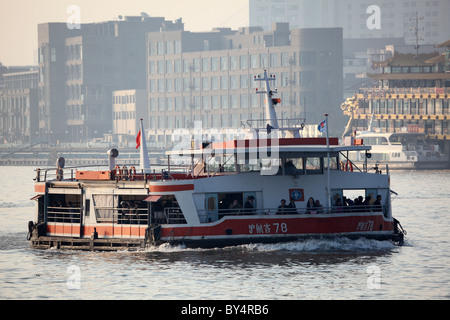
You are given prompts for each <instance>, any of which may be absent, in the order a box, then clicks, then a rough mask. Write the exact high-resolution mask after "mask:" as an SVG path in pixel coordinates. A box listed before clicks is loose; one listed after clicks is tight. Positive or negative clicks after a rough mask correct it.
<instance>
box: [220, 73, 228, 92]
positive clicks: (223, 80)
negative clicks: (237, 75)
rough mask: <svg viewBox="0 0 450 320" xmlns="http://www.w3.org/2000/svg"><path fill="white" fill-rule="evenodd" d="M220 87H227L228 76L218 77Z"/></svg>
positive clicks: (225, 88)
mask: <svg viewBox="0 0 450 320" xmlns="http://www.w3.org/2000/svg"><path fill="white" fill-rule="evenodd" d="M220 88H221V89H222V90H227V89H228V76H221V77H220Z"/></svg>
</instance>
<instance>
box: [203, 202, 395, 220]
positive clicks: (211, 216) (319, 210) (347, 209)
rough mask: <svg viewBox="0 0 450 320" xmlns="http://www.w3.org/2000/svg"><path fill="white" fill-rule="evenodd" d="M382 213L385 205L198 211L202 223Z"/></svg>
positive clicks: (385, 208) (385, 213)
mask: <svg viewBox="0 0 450 320" xmlns="http://www.w3.org/2000/svg"><path fill="white" fill-rule="evenodd" d="M368 212H370V213H380V212H381V213H383V215H384V216H385V217H387V213H388V207H387V205H384V206H381V205H352V206H332V207H312V208H290V207H286V208H256V209H251V208H250V209H249V208H239V209H219V210H198V215H199V218H200V221H202V222H204V223H208V222H214V221H217V220H220V219H222V218H223V217H225V216H244V215H245V216H247V215H250V216H251V215H262V216H268V215H316V214H346V213H348V214H354V213H368Z"/></svg>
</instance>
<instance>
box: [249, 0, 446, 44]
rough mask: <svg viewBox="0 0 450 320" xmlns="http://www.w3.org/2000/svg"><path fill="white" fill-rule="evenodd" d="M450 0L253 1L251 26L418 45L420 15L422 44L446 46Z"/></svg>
mask: <svg viewBox="0 0 450 320" xmlns="http://www.w3.org/2000/svg"><path fill="white" fill-rule="evenodd" d="M448 12H450V1H448V0H429V1H417V0H399V1H382V0H316V1H310V0H249V15H250V19H249V20H250V26H261V27H263V28H264V29H266V30H269V29H270V26H271V24H272V23H273V22H289V23H290V24H291V25H292V27H293V28H336V27H341V28H343V30H344V33H343V35H344V39H358V38H362V39H367V38H404V39H405V41H406V43H407V44H415V35H414V32H411V28H414V27H415V26H416V23H415V18H416V13H418V18H419V19H420V24H419V28H420V30H422V27H423V28H424V29H423V31H421V32H420V38H423V40H422V41H421V42H420V44H436V43H442V42H444V41H446V40H447V38H448V30H450V20H449V19H448Z"/></svg>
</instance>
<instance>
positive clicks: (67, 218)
mask: <svg viewBox="0 0 450 320" xmlns="http://www.w3.org/2000/svg"><path fill="white" fill-rule="evenodd" d="M47 221H48V222H61V223H74V224H77V223H78V224H80V223H81V208H80V207H63V206H49V207H47Z"/></svg>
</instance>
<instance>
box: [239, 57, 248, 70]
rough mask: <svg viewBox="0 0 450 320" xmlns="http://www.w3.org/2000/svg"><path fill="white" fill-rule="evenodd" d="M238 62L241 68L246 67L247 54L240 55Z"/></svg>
mask: <svg viewBox="0 0 450 320" xmlns="http://www.w3.org/2000/svg"><path fill="white" fill-rule="evenodd" d="M239 62H240V66H241V70H246V69H248V56H240V57H239Z"/></svg>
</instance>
